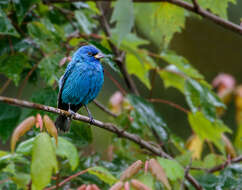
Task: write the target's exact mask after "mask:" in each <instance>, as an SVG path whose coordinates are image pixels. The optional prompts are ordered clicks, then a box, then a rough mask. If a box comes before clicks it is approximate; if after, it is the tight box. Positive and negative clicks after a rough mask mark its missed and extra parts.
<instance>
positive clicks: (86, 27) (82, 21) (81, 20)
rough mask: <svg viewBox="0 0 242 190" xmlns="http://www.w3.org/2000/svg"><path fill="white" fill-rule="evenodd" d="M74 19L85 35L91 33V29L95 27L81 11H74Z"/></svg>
mask: <svg viewBox="0 0 242 190" xmlns="http://www.w3.org/2000/svg"><path fill="white" fill-rule="evenodd" d="M75 18H76V20H77V22H78V24H79V25H80V27H81V28H82V30H83V31H84V32H85V33H86V34H91V33H92V29H93V28H94V26H95V25H93V24H92V23H91V22H89V20H88V18H87V17H86V15H85V14H84V13H83V11H81V10H77V11H75Z"/></svg>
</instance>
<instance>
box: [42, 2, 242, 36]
mask: <svg viewBox="0 0 242 190" xmlns="http://www.w3.org/2000/svg"><path fill="white" fill-rule="evenodd" d="M45 1H46V2H48V3H71V2H80V1H95V2H100V1H106V2H108V1H109V2H110V1H114V0H45ZM133 2H140V3H151V2H168V3H171V4H174V5H176V6H179V7H182V8H184V9H186V10H188V11H191V12H194V13H196V14H198V15H200V16H202V17H204V18H207V19H208V20H211V21H213V22H214V23H216V24H218V25H219V26H222V27H223V28H225V29H228V30H231V31H233V32H235V33H237V34H239V35H242V27H241V26H240V25H237V24H234V23H232V22H230V21H228V20H225V19H222V18H220V17H218V16H216V15H214V14H213V13H211V12H209V11H207V10H205V9H202V8H201V7H199V8H197V7H196V6H194V3H193V4H191V3H187V2H185V1H182V0H133Z"/></svg>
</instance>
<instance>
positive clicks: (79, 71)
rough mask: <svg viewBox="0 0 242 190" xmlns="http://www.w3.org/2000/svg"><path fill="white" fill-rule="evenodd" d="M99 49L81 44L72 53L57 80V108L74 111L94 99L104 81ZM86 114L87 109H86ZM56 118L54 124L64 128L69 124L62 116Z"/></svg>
mask: <svg viewBox="0 0 242 190" xmlns="http://www.w3.org/2000/svg"><path fill="white" fill-rule="evenodd" d="M98 54H100V51H99V50H98V49H97V48H95V47H94V46H90V45H88V46H83V47H81V48H79V49H78V50H77V51H76V52H75V53H74V55H73V57H72V61H71V62H70V63H69V64H68V66H67V68H66V71H65V73H64V75H63V76H62V77H61V78H60V81H59V87H60V91H59V96H58V108H61V109H64V110H69V109H71V110H72V111H74V112H76V111H78V109H79V108H80V107H81V106H85V107H86V105H87V104H88V103H89V102H91V101H92V100H94V99H95V98H96V96H97V95H98V93H99V91H100V90H101V88H102V85H103V82H104V76H103V68H102V65H101V63H100V61H99V59H97V57H96V55H98ZM88 114H90V113H89V110H88ZM59 117H62V118H59V119H58V118H57V120H56V126H57V127H58V128H60V129H62V130H66V128H67V127H69V126H65V125H67V124H68V125H69V123H68V122H66V120H65V119H64V118H63V116H59Z"/></svg>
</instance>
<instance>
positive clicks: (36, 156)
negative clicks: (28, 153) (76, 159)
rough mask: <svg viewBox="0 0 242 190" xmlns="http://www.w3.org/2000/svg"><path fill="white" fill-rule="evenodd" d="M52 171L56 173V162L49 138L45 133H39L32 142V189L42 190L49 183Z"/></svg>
mask: <svg viewBox="0 0 242 190" xmlns="http://www.w3.org/2000/svg"><path fill="white" fill-rule="evenodd" d="M53 170H54V171H55V172H57V170H58V168H57V160H56V155H55V149H54V146H53V143H52V142H51V138H50V136H49V135H48V134H47V133H40V134H39V135H38V136H37V137H36V138H35V141H34V145H33V152H32V162H31V179H32V187H34V189H36V190H42V189H44V187H45V186H47V185H48V184H49V183H50V181H51V175H52V172H53Z"/></svg>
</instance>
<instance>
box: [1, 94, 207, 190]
mask: <svg viewBox="0 0 242 190" xmlns="http://www.w3.org/2000/svg"><path fill="white" fill-rule="evenodd" d="M0 102H5V103H7V104H11V105H16V106H20V107H26V108H31V109H37V110H43V111H46V112H50V113H56V114H61V115H65V116H68V117H70V116H72V114H71V113H69V112H68V111H65V110H61V109H58V108H54V107H51V106H46V105H42V104H36V103H33V102H29V101H24V100H19V99H15V98H9V97H4V96H0ZM73 119H74V120H79V121H83V122H86V123H90V119H89V117H86V116H83V115H80V114H78V113H76V114H74V116H73ZM93 125H94V126H96V127H99V128H102V129H105V130H107V131H110V132H112V133H115V134H117V135H118V136H119V137H122V138H125V139H129V140H130V141H132V142H134V143H136V144H138V145H139V146H140V147H142V148H144V149H146V150H149V151H150V152H151V153H153V154H154V155H156V156H160V157H164V158H167V159H173V158H172V157H171V156H170V155H168V154H167V153H165V152H164V151H162V150H161V149H160V148H157V147H154V146H153V145H151V144H150V143H149V142H147V141H145V140H143V139H141V138H140V137H139V136H137V135H135V134H132V133H128V132H126V131H124V130H123V129H121V128H118V127H117V126H116V125H114V124H112V123H103V122H102V121H99V120H94V121H93ZM186 179H187V180H188V181H189V182H190V183H191V184H192V185H193V186H194V187H195V189H196V190H202V189H203V188H202V186H201V185H200V184H199V183H198V182H197V181H196V179H194V178H193V177H192V176H191V175H190V174H187V175H186ZM59 185H61V183H60V184H59Z"/></svg>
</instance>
